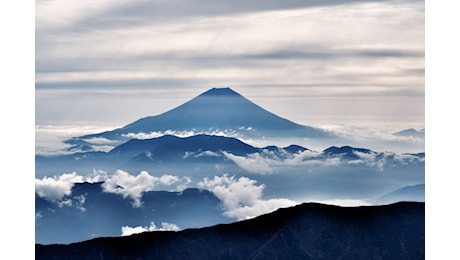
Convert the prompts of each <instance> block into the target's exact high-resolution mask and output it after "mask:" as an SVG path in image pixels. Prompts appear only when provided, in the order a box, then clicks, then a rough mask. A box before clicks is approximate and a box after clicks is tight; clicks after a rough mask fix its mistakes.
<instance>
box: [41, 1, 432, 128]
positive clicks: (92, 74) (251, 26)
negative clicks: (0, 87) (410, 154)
mask: <svg viewBox="0 0 460 260" xmlns="http://www.w3.org/2000/svg"><path fill="white" fill-rule="evenodd" d="M35 14H36V16H35V122H36V124H37V125H57V124H64V125H65V124H80V125H84V124H86V125H103V126H123V125H126V124H128V123H130V122H133V121H135V120H137V119H138V118H141V117H145V116H150V115H157V114H160V113H163V112H166V111H167V110H170V109H172V108H174V107H176V106H178V105H180V104H182V103H184V102H186V101H188V100H190V99H192V98H194V97H196V96H197V95H199V94H201V93H202V92H204V91H206V90H208V89H210V88H212V87H231V88H232V89H234V90H235V91H237V92H238V93H240V94H242V95H243V96H245V97H246V98H248V99H249V100H251V101H253V102H255V103H256V104H258V105H260V106H262V107H264V108H265V109H267V110H269V111H271V112H274V113H275V114H278V115H280V116H282V117H285V118H288V119H290V120H292V121H294V122H297V123H300V124H304V125H312V126H323V125H341V124H342V125H343V124H345V125H370V126H386V127H390V128H392V130H394V131H396V130H401V129H404V128H409V127H413V128H416V129H422V128H424V125H425V3H424V1H415V0H414V1H412V0H407V1H406V0H404V1H399V0H398V1H354V0H327V1H309V0H307V1H297V0H289V1H275V0H264V1H262V0H257V1H250V2H248V1H239V0H238V1H215V0H193V1H185V0H175V1H145V0H130V1H127V0H122V1H120V0H117V1H114V0H104V1H98V2H97V3H95V2H94V1H89V0H78V1H77V0H60V1H53V0H37V1H36V5H35Z"/></svg>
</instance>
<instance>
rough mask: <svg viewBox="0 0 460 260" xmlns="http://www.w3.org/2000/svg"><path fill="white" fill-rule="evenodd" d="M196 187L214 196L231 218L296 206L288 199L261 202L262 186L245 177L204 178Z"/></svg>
mask: <svg viewBox="0 0 460 260" xmlns="http://www.w3.org/2000/svg"><path fill="white" fill-rule="evenodd" d="M198 186H199V187H200V188H203V189H207V190H209V191H211V192H213V193H214V195H216V197H217V198H219V199H220V200H221V201H222V203H223V208H224V210H225V212H224V215H225V216H227V217H231V218H237V219H247V218H252V217H256V216H259V215H261V214H265V213H268V212H271V211H273V210H276V209H278V208H281V207H289V206H293V205H295V204H297V203H296V202H294V201H292V200H289V199H283V198H281V199H270V200H263V199H262V195H263V190H264V188H265V185H264V184H260V185H257V181H255V180H252V179H249V178H247V177H240V178H238V179H236V178H235V176H229V175H228V174H224V175H222V176H214V178H212V179H209V178H205V179H204V180H203V181H201V182H199V183H198Z"/></svg>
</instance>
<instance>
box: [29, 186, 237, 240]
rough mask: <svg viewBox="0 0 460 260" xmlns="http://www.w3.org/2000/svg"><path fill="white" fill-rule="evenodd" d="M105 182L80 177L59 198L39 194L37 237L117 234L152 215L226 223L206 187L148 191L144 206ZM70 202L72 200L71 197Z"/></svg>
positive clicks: (184, 224)
mask: <svg viewBox="0 0 460 260" xmlns="http://www.w3.org/2000/svg"><path fill="white" fill-rule="evenodd" d="M101 184H102V183H77V184H75V186H74V187H73V188H72V193H71V194H70V195H68V196H64V198H62V200H60V202H62V201H68V202H69V203H68V204H67V205H63V204H62V203H61V204H60V203H59V202H52V201H48V200H46V199H44V198H41V197H40V196H38V195H37V194H35V213H36V215H37V216H39V217H38V218H36V221H35V241H36V243H44V244H49V243H70V242H77V241H82V240H87V239H91V238H93V237H94V236H119V235H120V234H121V227H122V226H130V227H136V226H148V225H149V224H150V222H151V221H154V222H155V223H156V224H157V225H160V224H161V223H162V222H168V223H173V224H176V225H177V226H179V227H180V228H197V227H203V226H209V225H214V224H218V223H228V222H230V221H232V219H229V218H226V217H224V216H222V210H221V208H220V207H221V205H220V203H221V201H220V200H219V199H218V198H216V196H214V194H213V193H211V192H209V191H207V190H199V189H186V190H184V191H182V192H167V191H149V192H145V193H144V194H143V196H142V202H143V203H142V206H141V207H138V208H134V207H133V206H132V200H131V199H130V198H123V197H122V196H121V195H118V194H114V193H108V192H104V190H103V188H102V187H101ZM70 202H71V203H70Z"/></svg>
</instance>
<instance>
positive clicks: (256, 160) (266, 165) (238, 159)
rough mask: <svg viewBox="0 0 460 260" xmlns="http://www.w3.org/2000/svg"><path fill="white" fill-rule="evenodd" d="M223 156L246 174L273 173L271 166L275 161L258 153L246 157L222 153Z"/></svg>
mask: <svg viewBox="0 0 460 260" xmlns="http://www.w3.org/2000/svg"><path fill="white" fill-rule="evenodd" d="M223 154H224V155H225V156H226V157H227V158H228V159H230V160H232V161H233V162H235V163H236V164H237V165H238V166H239V167H241V168H243V169H245V170H246V171H248V172H252V173H259V174H269V173H273V169H272V166H273V164H274V163H275V161H274V160H273V159H270V158H267V157H264V156H262V155H260V154H259V153H253V154H248V155H247V156H246V157H244V156H237V155H233V154H231V153H228V152H223Z"/></svg>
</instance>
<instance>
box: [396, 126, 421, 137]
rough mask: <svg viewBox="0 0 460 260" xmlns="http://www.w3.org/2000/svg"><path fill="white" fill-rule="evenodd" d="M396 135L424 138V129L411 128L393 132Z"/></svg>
mask: <svg viewBox="0 0 460 260" xmlns="http://www.w3.org/2000/svg"><path fill="white" fill-rule="evenodd" d="M393 135H396V136H405V137H414V138H423V139H424V138H425V129H422V130H420V131H418V130H415V129H413V128H409V129H405V130H402V131H399V132H395V133H393Z"/></svg>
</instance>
